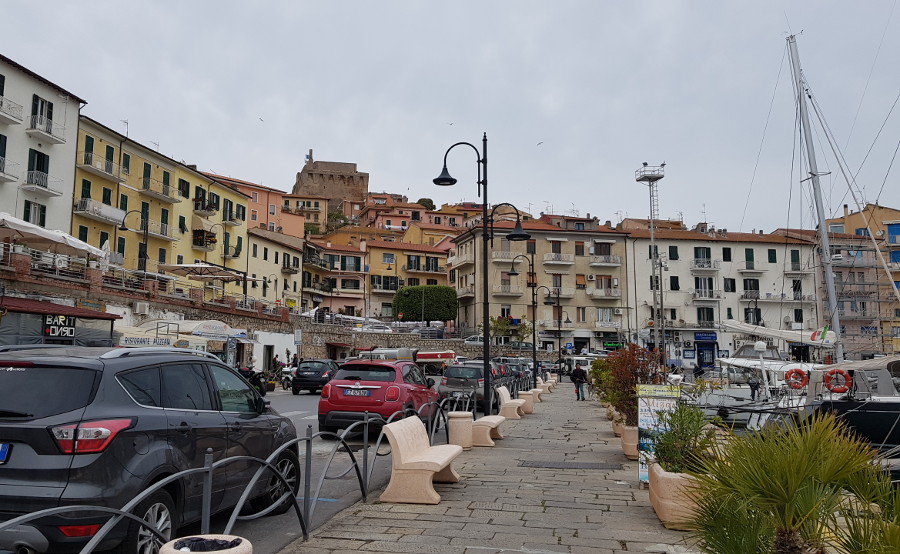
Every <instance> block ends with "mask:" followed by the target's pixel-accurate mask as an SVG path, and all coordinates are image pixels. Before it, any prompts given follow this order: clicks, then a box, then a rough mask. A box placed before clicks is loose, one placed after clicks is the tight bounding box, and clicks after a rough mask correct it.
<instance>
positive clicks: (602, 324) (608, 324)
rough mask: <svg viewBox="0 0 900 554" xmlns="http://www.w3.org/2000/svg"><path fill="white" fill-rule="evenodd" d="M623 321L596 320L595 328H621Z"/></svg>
mask: <svg viewBox="0 0 900 554" xmlns="http://www.w3.org/2000/svg"><path fill="white" fill-rule="evenodd" d="M621 328H622V322H621V321H595V322H594V329H597V330H603V329H621Z"/></svg>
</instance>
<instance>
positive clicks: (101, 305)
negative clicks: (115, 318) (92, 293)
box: [75, 298, 106, 312]
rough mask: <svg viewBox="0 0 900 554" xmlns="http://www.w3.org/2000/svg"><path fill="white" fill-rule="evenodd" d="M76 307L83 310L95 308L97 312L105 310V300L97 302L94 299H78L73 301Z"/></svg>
mask: <svg viewBox="0 0 900 554" xmlns="http://www.w3.org/2000/svg"><path fill="white" fill-rule="evenodd" d="M75 307H76V308H84V309H85V310H95V311H98V312H105V311H106V302H98V301H96V300H85V299H83V298H82V299H78V300H76V301H75Z"/></svg>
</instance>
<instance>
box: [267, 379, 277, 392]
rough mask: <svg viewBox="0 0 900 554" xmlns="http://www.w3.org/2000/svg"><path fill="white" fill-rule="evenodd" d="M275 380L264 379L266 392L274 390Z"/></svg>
mask: <svg viewBox="0 0 900 554" xmlns="http://www.w3.org/2000/svg"><path fill="white" fill-rule="evenodd" d="M277 384H278V383H276V382H275V381H266V392H272V391H273V390H275V385H277Z"/></svg>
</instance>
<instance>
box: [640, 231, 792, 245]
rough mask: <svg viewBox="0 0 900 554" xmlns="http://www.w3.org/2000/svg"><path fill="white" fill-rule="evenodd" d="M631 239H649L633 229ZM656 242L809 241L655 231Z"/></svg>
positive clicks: (646, 234) (645, 233) (643, 232)
mask: <svg viewBox="0 0 900 554" xmlns="http://www.w3.org/2000/svg"><path fill="white" fill-rule="evenodd" d="M628 234H629V236H630V237H631V238H636V239H649V238H650V230H649V229H633V230H630V231H628ZM656 240H692V241H705V242H758V243H766V244H798V245H800V244H802V245H805V246H809V244H810V243H809V241H807V240H802V239H795V238H790V237H786V236H783V235H774V234H767V235H760V234H757V233H733V232H731V231H721V230H720V231H710V232H708V233H701V232H699V231H673V230H669V229H657V230H656Z"/></svg>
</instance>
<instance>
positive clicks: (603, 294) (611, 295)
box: [586, 289, 622, 300]
mask: <svg viewBox="0 0 900 554" xmlns="http://www.w3.org/2000/svg"><path fill="white" fill-rule="evenodd" d="M586 292H587V294H588V296H590V297H591V298H593V299H594V300H618V299H619V298H622V289H587V291H586Z"/></svg>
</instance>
